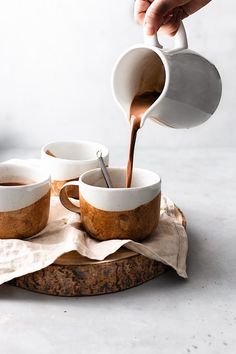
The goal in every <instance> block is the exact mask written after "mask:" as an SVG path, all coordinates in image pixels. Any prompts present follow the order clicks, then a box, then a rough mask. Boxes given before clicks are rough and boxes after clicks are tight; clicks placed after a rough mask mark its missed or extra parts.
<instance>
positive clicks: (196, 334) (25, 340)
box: [0, 149, 236, 354]
mask: <svg viewBox="0 0 236 354" xmlns="http://www.w3.org/2000/svg"><path fill="white" fill-rule="evenodd" d="M125 154H126V151H125V149H111V156H112V158H111V165H120V164H122V165H124V164H125ZM36 155H37V153H36V151H34V152H33V151H32V150H27V151H23V150H8V151H2V152H1V154H0V160H4V159H7V158H12V157H21V156H36ZM235 162H236V150H232V149H218V150H217V149H214V150H213V149H197V150H196V149H195V150H193V149H192V150H191V149H189V150H186V149H185V150H181V149H180V150H176V149H175V150H172V149H170V150H162V149H157V150H155V149H146V150H145V149H137V152H136V160H135V165H136V166H137V167H146V168H150V169H152V170H154V171H156V172H159V173H160V174H161V176H162V181H163V183H162V186H163V191H164V192H165V193H166V194H167V195H168V196H169V197H170V198H171V199H172V200H174V201H175V202H176V204H177V205H178V206H179V207H180V208H181V209H182V210H183V211H184V213H185V215H186V218H187V221H188V229H187V230H188V236H189V255H188V275H189V278H188V280H183V279H181V278H179V277H178V276H177V275H176V274H175V272H174V271H170V272H168V273H166V274H165V275H162V276H161V277H159V278H157V279H154V280H152V281H149V282H148V283H146V284H143V285H141V286H139V287H136V288H133V289H130V290H126V291H124V292H121V293H116V294H111V295H103V296H96V297H83V298H59V297H52V296H46V295H40V294H35V293H31V292H28V291H25V290H22V289H17V288H14V287H11V286H8V285H2V286H1V287H0V343H1V353H3V354H5V353H7V354H8V353H10V354H11V353H17V354H23V353H24V354H28V353H34V354H37V353H40V354H41V353H44V354H49V353H71V354H73V353H81V354H83V353H97V354H98V353H121V352H122V353H123V354H126V353H127V354H131V353H145V354H146V353H148V354H149V353H150V354H151V353H157V352H159V353H214V354H215V353H235V352H236V336H235V333H236V332H235V331H236V188H235V183H236V167H235V165H236V164H235Z"/></svg>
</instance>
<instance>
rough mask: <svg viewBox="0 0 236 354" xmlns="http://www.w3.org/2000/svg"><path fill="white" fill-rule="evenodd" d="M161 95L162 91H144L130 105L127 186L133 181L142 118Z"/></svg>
mask: <svg viewBox="0 0 236 354" xmlns="http://www.w3.org/2000/svg"><path fill="white" fill-rule="evenodd" d="M159 96H160V92H157V91H150V92H144V93H143V94H141V95H136V96H135V97H134V99H133V101H132V103H131V106H130V118H129V121H130V125H131V132H130V144H129V156H128V162H127V170H126V188H130V186H131V182H132V172H133V162H134V149H135V142H136V136H137V132H138V130H139V128H140V124H141V119H142V116H143V114H144V113H145V112H146V110H147V109H148V108H149V107H150V106H151V105H152V104H153V103H154V102H155V101H156V99H157V98H158V97H159Z"/></svg>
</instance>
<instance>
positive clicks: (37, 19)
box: [0, 0, 236, 151]
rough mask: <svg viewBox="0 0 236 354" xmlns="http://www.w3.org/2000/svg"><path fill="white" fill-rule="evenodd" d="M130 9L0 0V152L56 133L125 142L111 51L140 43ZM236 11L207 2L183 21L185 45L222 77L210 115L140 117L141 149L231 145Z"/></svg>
mask: <svg viewBox="0 0 236 354" xmlns="http://www.w3.org/2000/svg"><path fill="white" fill-rule="evenodd" d="M132 9H133V1H131V0H119V1H118V0H103V1H97V0H90V1H78V0H54V1H53V0H40V1H36V0H21V1H18V0H8V1H5V0H0V149H1V150H3V149H7V148H9V147H17V148H22V147H38V146H40V145H42V144H44V143H46V142H48V141H50V140H56V139H87V140H95V141H98V142H103V143H105V144H106V145H108V147H112V146H123V147H125V146H127V144H128V124H127V122H126V120H125V118H124V117H123V115H122V112H121V111H120V110H119V107H118V106H117V105H116V103H115V102H114V101H113V98H112V94H111V85H110V76H111V71H112V67H113V64H114V62H115V60H116V58H117V56H118V55H119V54H120V53H121V52H122V51H123V50H124V49H126V48H127V47H129V46H130V45H133V44H135V43H138V42H140V41H142V29H141V28H140V27H139V26H138V25H136V24H135V23H134V21H133V15H132ZM235 9H236V6H235V1H234V0H227V1H222V0H221V1H220V0H215V1H214V0H213V1H212V2H211V3H210V4H209V5H208V6H206V7H205V8H204V9H202V10H201V11H200V12H198V13H197V14H195V15H193V16H192V17H191V18H189V19H187V20H186V21H185V25H186V29H187V34H188V39H189V45H190V47H191V49H194V50H196V51H198V52H200V53H201V54H202V55H204V56H205V57H206V58H208V59H209V60H210V61H212V62H213V63H214V64H215V65H216V66H217V68H218V69H219V71H220V73H221V76H222V80H223V97H222V101H221V104H220V107H219V109H218V110H217V112H216V114H215V115H214V117H213V118H211V119H210V120H209V121H208V122H207V123H205V124H204V125H202V126H200V127H198V128H195V129H192V130H191V131H187V130H186V131H179V130H178V131H175V130H172V129H169V128H163V127H160V126H158V125H155V124H154V123H153V122H146V123H145V126H144V129H143V131H142V134H139V143H138V145H139V147H140V148H141V147H152V148H155V147H162V148H167V147H182V148H185V147H186V148H189V147H223V146H228V147H230V146H235V145H236V139H235V138H234V136H235V129H236V119H235V114H234V102H235V98H234V95H235V70H236V69H235V54H236V49H235V39H236V26H235ZM1 150H0V151H1Z"/></svg>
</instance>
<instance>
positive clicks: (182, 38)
mask: <svg viewBox="0 0 236 354" xmlns="http://www.w3.org/2000/svg"><path fill="white" fill-rule="evenodd" d="M144 44H146V45H148V46H153V47H157V48H160V49H163V46H162V45H161V44H160V42H159V40H158V34H157V33H156V34H153V35H152V36H148V35H147V34H144ZM184 49H188V39H187V35H186V31H185V28H184V25H183V22H182V21H181V22H180V26H179V29H178V31H177V33H176V35H175V37H174V48H173V50H175V51H179V50H184Z"/></svg>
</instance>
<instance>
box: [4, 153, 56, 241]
mask: <svg viewBox="0 0 236 354" xmlns="http://www.w3.org/2000/svg"><path fill="white" fill-rule="evenodd" d="M49 207H50V176H49V174H48V172H46V171H45V170H44V169H43V168H42V166H40V165H39V164H38V163H35V162H34V161H30V160H29V161H27V160H10V161H9V162H4V163H1V164H0V238H22V239H23V238H27V237H30V236H32V235H35V234H37V233H38V232H40V231H41V230H42V229H43V228H44V227H45V226H46V225H47V222H48V216H49Z"/></svg>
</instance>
